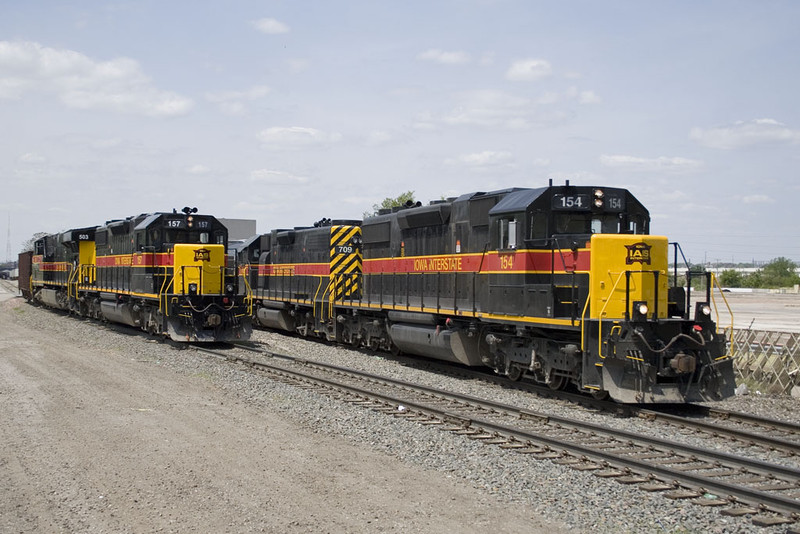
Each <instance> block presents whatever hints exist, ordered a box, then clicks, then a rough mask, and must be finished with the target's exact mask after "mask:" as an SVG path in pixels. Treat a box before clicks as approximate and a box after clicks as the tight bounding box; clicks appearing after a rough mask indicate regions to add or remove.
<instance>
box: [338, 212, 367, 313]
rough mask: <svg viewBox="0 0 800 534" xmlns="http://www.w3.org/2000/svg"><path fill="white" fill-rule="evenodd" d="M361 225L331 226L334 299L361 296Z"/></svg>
mask: <svg viewBox="0 0 800 534" xmlns="http://www.w3.org/2000/svg"><path fill="white" fill-rule="evenodd" d="M360 238H361V227H360V226H331V286H332V288H333V291H332V292H331V296H332V298H333V299H334V300H340V299H343V298H360V292H361V263H362V259H361V249H360V248H359V246H358V242H360V241H361V239H360Z"/></svg>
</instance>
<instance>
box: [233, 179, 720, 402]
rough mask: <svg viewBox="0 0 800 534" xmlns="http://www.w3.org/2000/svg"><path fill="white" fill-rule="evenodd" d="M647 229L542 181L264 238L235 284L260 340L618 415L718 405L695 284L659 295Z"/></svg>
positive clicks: (660, 265) (704, 305) (629, 204)
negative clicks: (457, 377) (469, 374)
mask: <svg viewBox="0 0 800 534" xmlns="http://www.w3.org/2000/svg"><path fill="white" fill-rule="evenodd" d="M649 224H650V216H649V213H648V211H647V209H646V208H645V207H644V206H643V205H642V204H641V203H639V201H638V200H636V198H635V197H634V196H633V195H632V194H631V193H630V192H628V191H627V190H624V189H615V188H600V187H577V186H571V185H569V183H568V182H567V184H566V185H564V186H553V185H552V182H551V184H550V185H549V186H548V187H542V188H537V189H528V188H512V189H504V190H500V191H493V192H479V193H470V194H466V195H462V196H460V197H458V198H455V199H449V200H446V201H436V202H432V203H431V204H430V205H428V206H422V205H420V204H419V203H417V204H415V205H412V206H407V207H405V208H402V209H395V210H390V211H387V212H383V213H380V214H378V215H377V216H375V217H371V218H368V219H366V220H365V221H363V223H360V224H359V221H330V220H323V221H320V223H317V225H315V227H313V228H295V229H291V230H275V231H273V232H271V233H270V234H265V235H263V236H259V237H257V238H254V239H252V240H250V241H249V242H248V243H246V244H245V245H244V246H243V247H242V249H241V250H240V253H239V258H240V274H241V275H242V277H243V279H244V280H245V281H246V284H245V285H248V286H249V290H250V292H251V294H252V298H253V303H254V312H255V316H256V317H257V319H258V321H259V323H261V324H262V325H264V326H267V327H271V328H278V329H283V330H288V331H296V332H299V333H301V334H304V335H314V336H318V337H324V338H326V339H328V340H336V341H338V342H342V343H348V344H351V345H353V346H363V347H368V348H373V349H383V350H391V351H404V352H407V353H412V354H419V355H423V356H428V357H432V358H436V359H442V360H448V361H454V362H460V363H462V364H465V365H469V366H488V367H490V368H492V369H494V370H495V371H496V372H497V373H499V374H503V375H508V376H509V377H511V378H513V379H518V378H520V377H522V376H523V375H524V376H526V377H529V378H532V379H534V380H536V381H538V382H540V383H543V384H548V385H549V386H550V387H552V388H554V389H560V388H564V387H566V386H568V385H573V386H574V387H576V388H577V389H578V390H579V391H583V392H586V393H590V394H592V395H594V396H597V397H604V396H610V397H611V398H613V399H614V400H616V401H618V402H625V403H655V402H690V401H702V400H718V399H722V398H725V397H728V396H731V395H732V394H733V391H734V387H735V381H734V371H733V364H732V359H731V358H730V357H729V356H728V355H727V354H726V337H725V335H724V333H722V332H718V330H717V327H716V324H715V322H714V321H713V320H712V317H711V311H712V310H711V304H712V302H711V290H710V286H711V284H710V283H709V284H708V285H707V287H708V288H709V289H706V290H705V294H701V295H700V298H699V299H697V298H695V299H690V298H689V297H690V295H688V294H687V291H686V290H685V289H684V288H683V287H679V286H676V285H674V284H673V285H672V287H670V282H669V259H668V258H669V243H668V240H667V238H666V237H662V236H652V235H649ZM676 250H677V248H676ZM255 258H259V259H258V262H256V261H255ZM704 276H706V278H707V280H708V281H709V282H711V276H710V275H704ZM675 278H677V277H675ZM690 303H691V304H692V306H693V307H690Z"/></svg>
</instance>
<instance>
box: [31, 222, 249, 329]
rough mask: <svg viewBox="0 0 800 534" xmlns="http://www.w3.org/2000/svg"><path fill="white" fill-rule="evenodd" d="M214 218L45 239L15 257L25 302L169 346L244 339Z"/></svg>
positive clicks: (242, 312) (245, 306) (244, 316)
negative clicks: (136, 331)
mask: <svg viewBox="0 0 800 534" xmlns="http://www.w3.org/2000/svg"><path fill="white" fill-rule="evenodd" d="M227 246H228V230H227V229H226V228H225V226H224V225H223V224H222V223H220V222H219V221H218V220H217V219H216V218H215V217H213V216H210V215H198V214H197V208H188V207H187V208H184V209H183V210H182V212H180V213H179V212H177V210H173V212H172V213H151V214H142V215H139V216H136V217H128V218H127V219H124V220H113V221H108V222H106V224H105V225H103V226H93V227H87V228H78V229H73V230H68V231H66V232H62V233H60V234H54V235H47V236H45V237H42V238H40V239H38V240H36V241H35V242H34V250H33V251H31V252H24V253H22V254H20V256H19V265H20V273H22V275H21V276H20V278H19V287H20V290H21V292H22V294H23V296H24V297H25V298H27V299H28V300H29V301H35V302H39V303H42V304H45V305H47V306H50V307H53V308H58V309H62V310H69V311H70V312H73V313H76V314H78V315H81V316H85V317H92V318H96V319H104V320H107V321H112V322H116V323H122V324H126V325H130V326H134V327H137V328H140V329H142V330H144V331H146V332H149V333H151V334H154V335H166V336H169V338H170V339H172V340H174V341H180V342H187V341H197V342H209V341H231V340H240V339H248V338H249V337H250V333H251V330H252V318H251V316H252V310H251V308H250V306H249V303H248V301H247V300H246V299H245V298H244V297H242V296H241V295H239V294H238V293H239V291H238V277H237V275H236V270H235V266H233V264H232V262H231V265H230V266H229V265H228V255H227Z"/></svg>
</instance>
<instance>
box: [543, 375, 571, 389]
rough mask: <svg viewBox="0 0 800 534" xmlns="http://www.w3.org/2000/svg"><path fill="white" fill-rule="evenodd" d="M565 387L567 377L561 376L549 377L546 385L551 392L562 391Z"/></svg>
mask: <svg viewBox="0 0 800 534" xmlns="http://www.w3.org/2000/svg"><path fill="white" fill-rule="evenodd" d="M566 385H567V377H566V376H561V375H553V376H551V377H550V382H548V383H547V386H548V387H549V388H550V389H552V390H553V391H559V390H562V389H564V388H565V387H566Z"/></svg>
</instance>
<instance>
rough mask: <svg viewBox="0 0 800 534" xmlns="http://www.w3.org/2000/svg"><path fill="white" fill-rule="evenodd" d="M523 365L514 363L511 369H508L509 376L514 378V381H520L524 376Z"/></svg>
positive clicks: (511, 378)
mask: <svg viewBox="0 0 800 534" xmlns="http://www.w3.org/2000/svg"><path fill="white" fill-rule="evenodd" d="M522 373H523V371H522V367H519V366H517V365H514V366H513V367H511V369H509V370H508V375H507V376H508V378H509V379H510V380H513V381H514V382H518V381H519V380H520V379H521V378H522Z"/></svg>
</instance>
